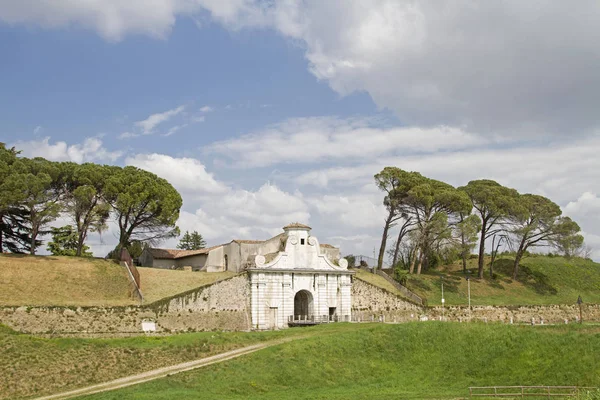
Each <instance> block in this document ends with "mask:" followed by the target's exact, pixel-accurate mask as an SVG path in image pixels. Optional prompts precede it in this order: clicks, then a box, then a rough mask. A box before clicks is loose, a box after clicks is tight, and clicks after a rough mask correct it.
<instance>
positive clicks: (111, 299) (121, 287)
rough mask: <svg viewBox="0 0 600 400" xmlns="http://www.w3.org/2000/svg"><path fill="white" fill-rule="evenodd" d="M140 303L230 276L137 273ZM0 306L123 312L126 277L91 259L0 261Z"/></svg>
mask: <svg viewBox="0 0 600 400" xmlns="http://www.w3.org/2000/svg"><path fill="white" fill-rule="evenodd" d="M138 270H139V272H140V279H141V282H142V292H143V293H144V299H145V301H146V303H151V302H153V301H156V300H160V299H162V298H164V297H168V296H173V295H175V294H177V293H181V292H185V291H186V290H190V289H194V288H197V287H200V286H204V285H208V284H211V283H214V282H216V281H218V280H221V279H225V278H229V277H231V276H233V275H235V274H234V273H231V272H220V273H207V272H191V271H172V270H165V269H156V268H138ZM0 288H2V290H0V306H124V305H132V304H138V301H136V300H134V299H132V298H130V297H129V280H128V278H127V275H126V271H125V269H124V268H123V267H121V266H120V265H118V264H116V263H113V262H111V261H106V260H102V259H95V258H80V257H57V256H29V255H16V254H2V255H0Z"/></svg>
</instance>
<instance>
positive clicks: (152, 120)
mask: <svg viewBox="0 0 600 400" xmlns="http://www.w3.org/2000/svg"><path fill="white" fill-rule="evenodd" d="M183 110H185V106H179V107H177V108H174V109H172V110H168V111H165V112H162V113H156V114H152V115H150V116H149V117H148V118H146V119H145V120H142V121H137V122H136V123H135V126H136V127H137V128H140V129H141V131H142V134H144V135H150V134H152V133H153V131H154V128H155V127H156V126H158V125H159V124H161V123H163V122H166V121H168V120H169V119H171V118H173V117H174V116H176V115H178V114H181V112H183Z"/></svg>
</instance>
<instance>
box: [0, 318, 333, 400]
mask: <svg viewBox="0 0 600 400" xmlns="http://www.w3.org/2000/svg"><path fill="white" fill-rule="evenodd" d="M336 329H344V327H343V326H340V325H337V326H334V325H331V327H330V328H329V330H328V332H336ZM320 332H322V331H320ZM310 333H311V331H310V330H293V329H288V330H285V331H273V332H198V333H186V334H180V335H174V336H166V337H146V336H138V337H131V338H117V339H77V338H51V339H47V338H39V337H34V336H30V335H25V334H18V333H16V332H14V331H12V330H10V329H9V328H6V327H3V326H2V325H0V354H1V356H0V399H16V398H23V397H27V396H33V395H35V396H41V395H44V394H51V393H56V392H63V391H66V390H69V389H75V388H79V387H83V386H89V385H93V384H95V383H101V382H105V381H109V380H112V379H116V378H120V377H123V376H128V375H132V374H136V373H139V372H143V371H148V370H151V369H155V368H160V367H165V366H169V365H173V364H177V363H180V362H185V361H191V360H195V359H198V358H203V357H207V356H210V355H213V354H217V353H223V352H226V351H229V350H232V349H236V348H240V347H244V346H247V345H250V344H253V343H259V342H262V341H265V340H272V339H277V338H281V337H287V336H298V335H306V334H310Z"/></svg>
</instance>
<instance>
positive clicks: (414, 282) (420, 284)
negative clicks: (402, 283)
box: [407, 277, 431, 292]
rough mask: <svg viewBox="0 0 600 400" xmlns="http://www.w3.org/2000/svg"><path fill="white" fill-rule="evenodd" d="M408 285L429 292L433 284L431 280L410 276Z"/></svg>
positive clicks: (410, 287) (411, 288)
mask: <svg viewBox="0 0 600 400" xmlns="http://www.w3.org/2000/svg"><path fill="white" fill-rule="evenodd" d="M407 285H408V286H407V287H408V288H409V289H410V290H423V291H425V292H428V291H430V290H431V285H430V284H429V282H427V281H425V280H422V279H419V278H414V277H410V278H408V282H407Z"/></svg>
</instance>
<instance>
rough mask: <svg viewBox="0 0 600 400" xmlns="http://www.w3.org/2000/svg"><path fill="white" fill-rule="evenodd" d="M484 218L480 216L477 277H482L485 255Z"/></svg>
mask: <svg viewBox="0 0 600 400" xmlns="http://www.w3.org/2000/svg"><path fill="white" fill-rule="evenodd" d="M486 222H487V221H486V220H485V218H482V224H481V239H480V240H479V260H478V264H477V265H478V269H477V276H479V279H483V260H484V257H485V234H486Z"/></svg>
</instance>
